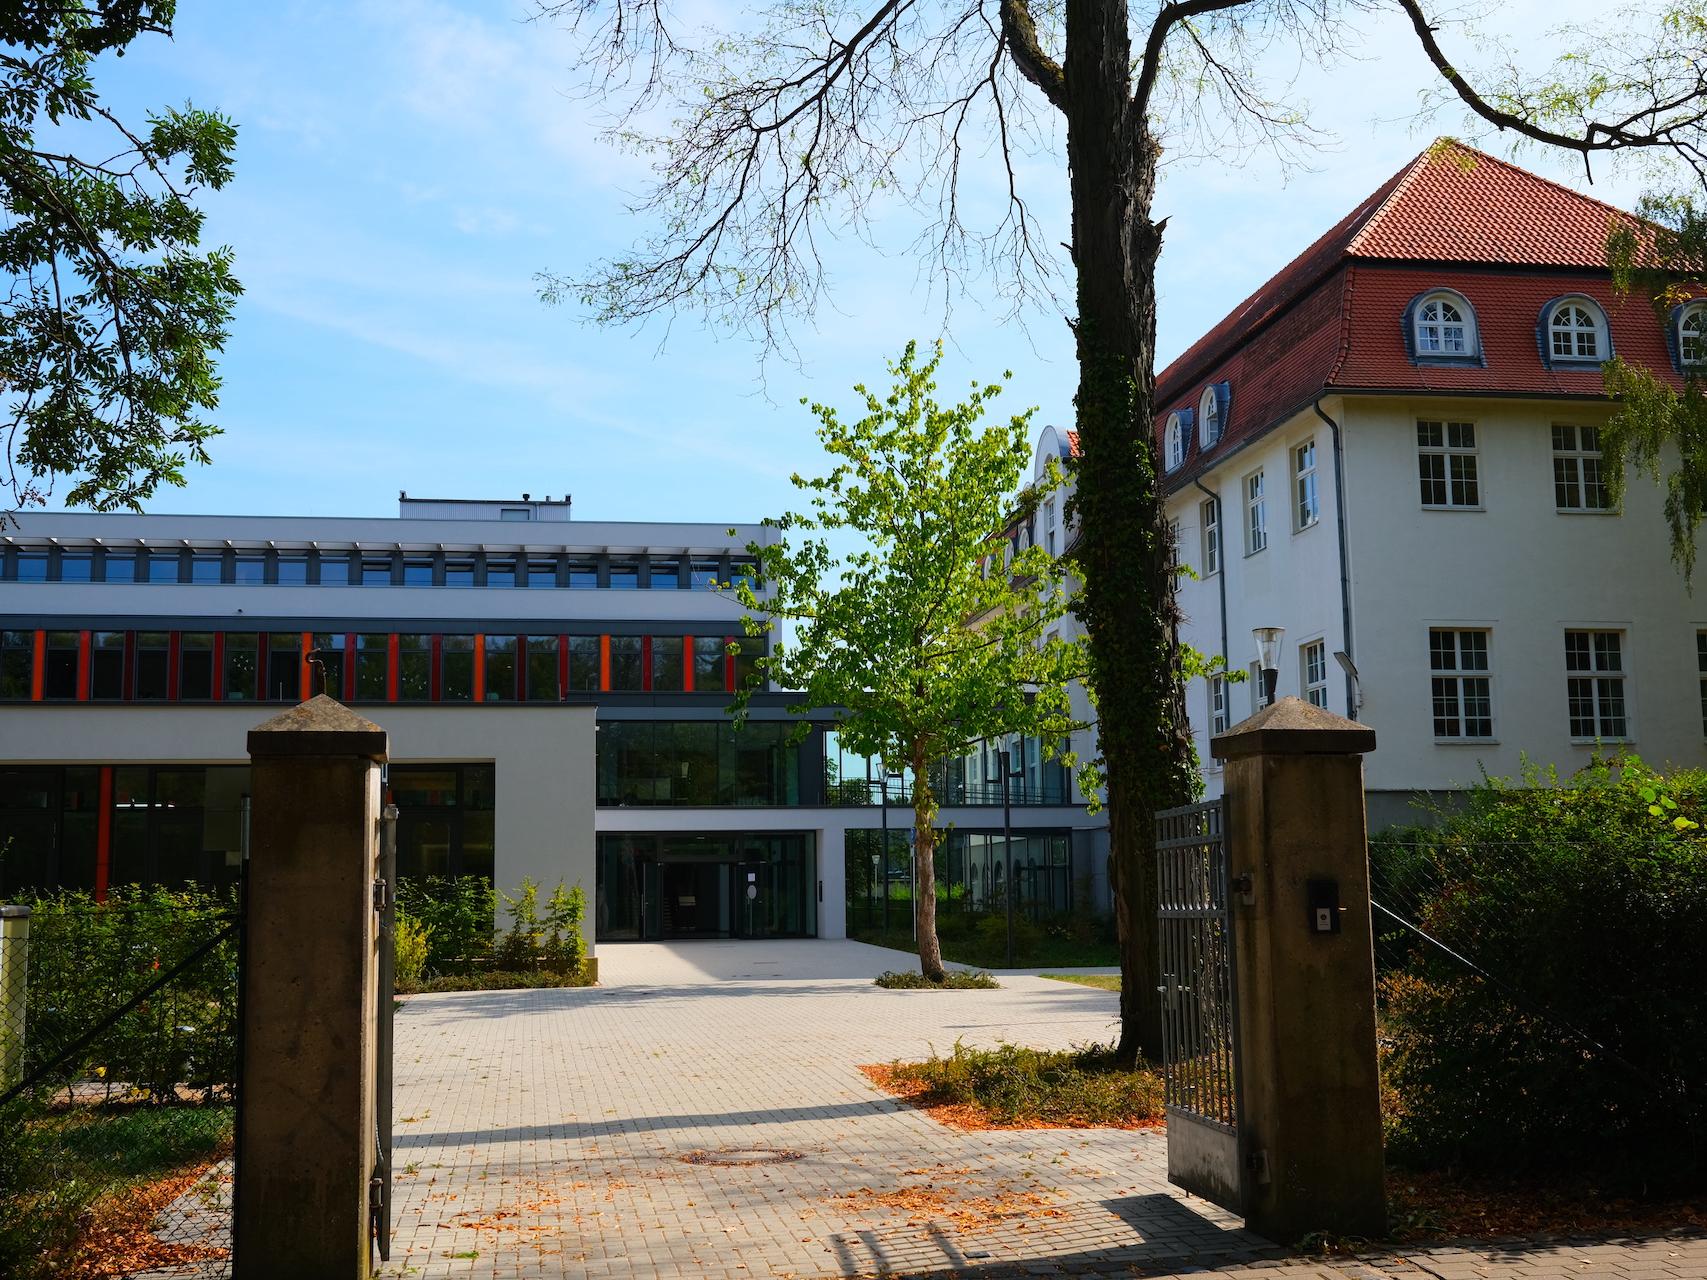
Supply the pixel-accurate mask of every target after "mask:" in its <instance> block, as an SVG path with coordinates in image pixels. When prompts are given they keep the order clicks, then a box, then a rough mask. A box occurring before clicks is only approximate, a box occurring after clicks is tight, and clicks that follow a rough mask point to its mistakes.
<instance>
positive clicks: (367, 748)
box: [249, 693, 389, 763]
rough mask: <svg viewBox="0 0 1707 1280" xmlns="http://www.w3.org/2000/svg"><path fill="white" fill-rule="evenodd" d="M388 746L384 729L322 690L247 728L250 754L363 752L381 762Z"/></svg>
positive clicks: (355, 754) (339, 754)
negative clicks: (262, 722) (263, 721)
mask: <svg viewBox="0 0 1707 1280" xmlns="http://www.w3.org/2000/svg"><path fill="white" fill-rule="evenodd" d="M388 746H389V744H388V742H387V740H386V734H385V730H384V729H381V728H380V727H379V726H378V725H377V724H375V723H374V722H373V721H371V720H364V719H363V718H362V717H361V716H358V715H357V714H356V713H355V712H354V711H351V710H350V709H349V708H348V707H346V706H345V705H344V704H343V703H341V702H339V701H338V700H337V699H336V698H329V697H327V696H326V695H325V694H323V693H321V694H316V695H315V696H314V697H312V698H310V699H309V700H308V701H307V702H303V703H299V704H298V705H296V706H294V707H292V708H291V709H290V710H289V711H284V712H281V713H280V714H278V715H276V716H274V717H273V718H272V719H271V720H268V721H267V722H266V723H265V724H260V725H256V726H255V727H254V728H253V729H251V730H249V754H250V755H251V756H362V757H365V758H366V759H369V760H377V761H380V762H381V763H383V762H384V760H385V758H386V753H387V750H388Z"/></svg>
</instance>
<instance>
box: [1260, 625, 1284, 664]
mask: <svg viewBox="0 0 1707 1280" xmlns="http://www.w3.org/2000/svg"><path fill="white" fill-rule="evenodd" d="M1285 634H1286V628H1285V627H1253V628H1252V629H1251V635H1252V636H1254V637H1255V638H1256V642H1257V661H1258V662H1259V663H1260V664H1261V666H1262V669H1263V670H1264V671H1278V670H1279V669H1280V640H1281V637H1282V636H1284V635H1285Z"/></svg>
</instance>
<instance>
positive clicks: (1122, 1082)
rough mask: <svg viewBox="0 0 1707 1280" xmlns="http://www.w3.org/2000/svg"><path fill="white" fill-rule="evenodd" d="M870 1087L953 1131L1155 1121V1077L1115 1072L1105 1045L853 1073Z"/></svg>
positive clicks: (1008, 1051) (1016, 1048) (954, 1056)
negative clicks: (899, 1099)
mask: <svg viewBox="0 0 1707 1280" xmlns="http://www.w3.org/2000/svg"><path fill="white" fill-rule="evenodd" d="M860 1070H861V1071H863V1072H864V1073H865V1074H866V1076H867V1077H868V1078H869V1079H870V1080H871V1081H872V1082H873V1083H874V1084H876V1085H877V1086H878V1087H880V1088H883V1089H887V1090H888V1091H889V1092H891V1093H894V1094H898V1095H899V1096H900V1097H902V1098H905V1099H906V1100H907V1101H908V1102H911V1103H912V1104H913V1105H914V1106H916V1107H921V1108H923V1109H924V1110H926V1111H929V1112H930V1113H931V1114H932V1115H933V1116H935V1117H936V1118H937V1119H938V1120H941V1121H943V1122H944V1123H946V1124H951V1125H953V1126H955V1127H956V1128H961V1129H1047V1128H1119V1129H1136V1128H1143V1127H1147V1126H1149V1125H1153V1124H1156V1123H1158V1122H1159V1121H1160V1120H1161V1118H1162V1077H1161V1075H1160V1074H1159V1073H1158V1072H1156V1071H1155V1070H1154V1069H1152V1068H1150V1067H1148V1066H1140V1067H1139V1068H1138V1069H1136V1070H1123V1069H1121V1068H1119V1067H1117V1066H1115V1064H1114V1050H1113V1046H1111V1045H1080V1046H1078V1047H1077V1048H1073V1049H1028V1048H1025V1047H1024V1046H1022V1045H1013V1044H1004V1045H999V1046H997V1047H996V1048H994V1049H973V1048H969V1047H967V1046H966V1045H964V1044H960V1043H958V1042H957V1043H956V1044H955V1046H954V1049H953V1051H952V1052H950V1054H949V1055H948V1056H947V1057H946V1058H945V1057H941V1056H939V1055H937V1054H934V1053H933V1054H932V1055H931V1056H930V1057H929V1058H927V1059H926V1060H925V1061H923V1062H891V1063H887V1064H882V1065H874V1066H867V1067H861V1068H860Z"/></svg>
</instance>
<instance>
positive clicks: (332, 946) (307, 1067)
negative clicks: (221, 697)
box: [234, 695, 387, 1280]
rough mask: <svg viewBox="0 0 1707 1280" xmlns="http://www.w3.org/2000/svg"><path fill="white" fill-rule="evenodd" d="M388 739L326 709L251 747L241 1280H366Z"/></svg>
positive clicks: (321, 703) (239, 1190)
mask: <svg viewBox="0 0 1707 1280" xmlns="http://www.w3.org/2000/svg"><path fill="white" fill-rule="evenodd" d="M386 749H387V744H386V735H385V731H384V730H383V729H381V728H379V727H378V726H377V725H375V724H372V723H370V722H369V721H367V720H364V719H362V718H361V717H360V716H358V715H356V714H355V713H354V712H352V711H350V710H349V709H348V708H347V707H345V706H343V705H342V704H340V703H338V702H335V701H333V700H332V699H331V698H328V697H326V696H325V695H321V696H319V697H317V698H314V699H312V700H311V701H308V702H305V703H303V704H302V705H301V706H298V707H293V708H291V709H290V710H289V711H286V712H285V713H284V714H282V715H280V716H277V717H275V718H274V719H272V720H269V721H267V722H266V723H265V724H263V725H261V726H260V727H259V728H256V729H253V730H251V731H250V733H249V755H250V758H251V760H252V762H253V773H252V782H251V790H252V794H253V799H252V801H251V808H250V842H249V849H250V853H249V865H248V868H247V877H248V883H247V902H248V915H247V920H246V922H245V927H246V930H247V934H246V948H247V950H246V955H245V960H244V972H243V1066H242V1085H241V1090H240V1092H239V1095H238V1107H239V1125H240V1128H239V1133H240V1134H241V1139H242V1149H241V1152H240V1157H239V1158H240V1160H241V1167H240V1168H239V1170H238V1176H237V1184H236V1189H235V1200H236V1203H235V1209H234V1212H235V1221H234V1227H235V1240H236V1251H235V1256H234V1262H235V1276H236V1280H287V1278H288V1280H301V1278H302V1277H305V1276H315V1277H324V1278H325V1280H350V1278H352V1277H354V1278H356V1280H366V1278H367V1276H368V1275H369V1273H370V1263H369V1244H368V1178H369V1176H370V1174H371V1173H372V1171H373V1165H374V1114H375V1112H374V1105H375V1100H374V1061H375V1058H374V1052H375V1051H374V1019H375V1012H376V1010H375V1000H376V998H377V988H376V977H377V961H378V931H377V924H378V916H377V913H376V911H375V908H374V880H375V877H376V876H377V874H378V858H379V819H380V804H381V795H380V764H381V763H383V762H384V760H385V758H386Z"/></svg>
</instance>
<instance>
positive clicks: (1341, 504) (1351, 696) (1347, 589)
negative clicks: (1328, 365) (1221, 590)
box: [1223, 396, 1358, 720]
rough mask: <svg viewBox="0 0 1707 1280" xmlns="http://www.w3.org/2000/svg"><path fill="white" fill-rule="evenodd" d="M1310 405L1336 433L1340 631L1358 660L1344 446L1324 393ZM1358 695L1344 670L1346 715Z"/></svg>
mask: <svg viewBox="0 0 1707 1280" xmlns="http://www.w3.org/2000/svg"><path fill="white" fill-rule="evenodd" d="M1310 407H1311V408H1312V409H1314V410H1315V411H1316V416H1317V417H1318V418H1320V419H1321V420H1322V421H1323V422H1325V423H1327V424H1328V430H1329V431H1331V432H1333V437H1334V523H1335V524H1337V525H1338V526H1339V542H1340V634H1341V636H1342V638H1343V641H1344V644H1345V656H1346V657H1347V658H1350V659H1352V661H1353V663H1354V664H1355V662H1356V659H1357V654H1356V652H1355V651H1354V650H1353V649H1352V647H1351V563H1350V551H1349V550H1348V547H1347V543H1346V531H1345V450H1344V448H1343V446H1342V444H1341V441H1340V424H1339V423H1337V422H1335V421H1334V420H1333V419H1332V418H1330V417H1328V415H1327V414H1326V413H1324V412H1322V399H1321V397H1320V396H1318V397H1316V399H1315V401H1314V402H1313V403H1312V404H1311V406H1310ZM1224 625H1225V624H1223V626H1224ZM1357 695H1358V688H1357V680H1356V678H1355V677H1354V676H1353V675H1352V674H1351V672H1349V671H1347V672H1346V673H1345V708H1346V718H1347V719H1350V720H1355V719H1357V712H1358V696H1357Z"/></svg>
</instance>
